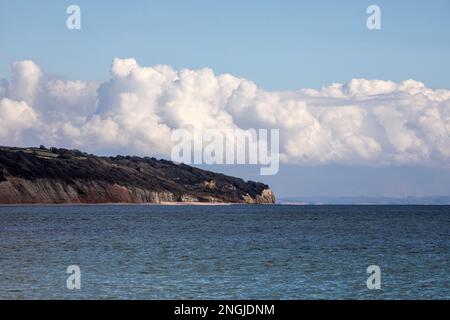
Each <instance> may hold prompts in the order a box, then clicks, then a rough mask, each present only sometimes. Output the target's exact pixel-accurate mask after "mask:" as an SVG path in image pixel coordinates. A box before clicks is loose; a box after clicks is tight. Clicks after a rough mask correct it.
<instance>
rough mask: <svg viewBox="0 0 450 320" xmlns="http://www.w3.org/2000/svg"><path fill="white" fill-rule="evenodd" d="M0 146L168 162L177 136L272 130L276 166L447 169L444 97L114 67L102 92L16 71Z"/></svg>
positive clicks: (411, 90)
mask: <svg viewBox="0 0 450 320" xmlns="http://www.w3.org/2000/svg"><path fill="white" fill-rule="evenodd" d="M0 125H1V127H0V144H3V145H29V144H34V145H36V144H46V145H57V146H63V147H75V148H80V149H86V150H89V151H92V152H104V151H108V152H110V153H114V152H116V153H122V154H123V153H130V154H147V155H157V156H164V157H169V156H170V151H171V147H172V145H173V142H172V141H171V139H170V138H171V134H172V132H173V130H175V129H178V128H187V129H192V128H196V129H201V130H207V129H210V128H214V129H218V130H223V131H225V130H229V129H242V130H245V129H250V128H254V129H260V128H261V129H262V128H267V129H272V128H273V129H279V130H280V152H281V156H282V157H281V158H282V160H283V161H285V162H288V163H298V164H324V163H346V164H367V165H390V164H427V165H445V166H447V165H448V163H449V160H450V90H445V89H440V90H437V89H431V88H427V87H426V86H425V85H424V84H423V83H421V82H418V81H415V80H406V81H403V82H401V83H395V82H392V81H382V80H366V79H353V80H351V81H349V82H348V83H345V84H340V83H335V84H331V85H329V86H326V87H323V88H321V89H320V90H314V89H302V90H298V91H289V92H288V91H284V92H275V91H265V90H262V89H260V88H258V86H257V85H256V84H255V83H253V82H252V81H249V80H247V79H242V78H238V77H234V76H232V75H229V74H223V75H216V74H214V72H213V71H212V70H211V69H208V68H205V69H200V70H188V69H182V70H178V71H177V70H174V69H173V68H172V67H170V66H167V65H157V66H153V67H141V66H139V64H138V63H137V62H136V60H134V59H115V60H114V62H113V64H112V68H111V78H110V80H109V81H107V82H103V83H100V82H88V81H68V80H64V79H56V78H54V77H51V76H49V75H47V74H46V73H45V72H42V71H41V70H40V68H39V67H38V66H37V65H36V64H35V63H34V62H32V61H20V62H16V63H14V64H13V66H12V78H11V80H10V81H6V80H1V81H0Z"/></svg>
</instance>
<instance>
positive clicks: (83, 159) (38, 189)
mask: <svg viewBox="0 0 450 320" xmlns="http://www.w3.org/2000/svg"><path fill="white" fill-rule="evenodd" d="M162 202H210V203H248V204H272V203H275V196H274V194H273V192H272V191H271V190H270V189H269V187H268V186H267V185H265V184H262V183H258V182H253V181H247V182H245V181H244V180H242V179H239V178H235V177H230V176H226V175H223V174H219V173H214V172H210V171H206V170H202V169H198V168H194V167H191V166H188V165H184V164H175V163H173V162H171V161H167V160H157V159H155V158H149V157H144V158H141V157H133V156H116V157H99V156H95V155H91V154H87V153H84V152H81V151H78V150H67V149H57V148H51V149H46V148H44V147H40V148H13V147H0V204H69V203H72V204H78V203H162Z"/></svg>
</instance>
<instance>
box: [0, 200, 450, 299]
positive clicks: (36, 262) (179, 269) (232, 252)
mask: <svg viewBox="0 0 450 320" xmlns="http://www.w3.org/2000/svg"><path fill="white" fill-rule="evenodd" d="M449 241H450V207H449V206H281V205H276V206H240V205H232V206H153V205H148V206H138V205H130V206H125V205H117V206H3V207H0V298H1V299H97V298H99V299H449V298H450V247H449V244H450V243H449ZM69 265H78V266H79V267H80V269H81V289H80V290H69V289H67V287H66V280H67V278H68V276H69V274H67V273H66V269H67V267H68V266H69ZM369 265H378V266H379V267H380V270H381V289H380V290H369V289H368V288H367V286H366V280H367V278H368V277H369V274H367V272H366V269H367V267H368V266H369Z"/></svg>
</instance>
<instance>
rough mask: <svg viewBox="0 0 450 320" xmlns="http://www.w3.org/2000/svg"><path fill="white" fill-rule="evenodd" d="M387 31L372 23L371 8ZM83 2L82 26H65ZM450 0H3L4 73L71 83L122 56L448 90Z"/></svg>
mask: <svg viewBox="0 0 450 320" xmlns="http://www.w3.org/2000/svg"><path fill="white" fill-rule="evenodd" d="M372 3H376V4H377V5H379V6H380V7H381V10H382V30H381V31H369V30H368V29H367V28H366V16H367V15H366V8H367V6H368V5H369V4H372ZM69 4H78V5H79V6H80V7H81V10H82V30H80V31H76V32H71V31H68V30H67V29H66V28H65V20H66V17H67V15H66V13H65V9H66V7H67V6H68V5H69ZM449 13H450V1H448V0H435V1H403V0H401V1H375V2H374V1H364V0H363V1H361V0H358V1H349V0H344V1H329V0H328V1H326V0H319V1H265V0H258V1H254V0H250V1H233V0H231V1H206V0H205V1H82V0H79V1H60V0H53V1H24V0H18V1H2V2H1V3H0V41H1V46H0V61H1V64H0V76H3V77H6V78H8V75H9V73H10V71H9V68H10V66H9V65H10V63H11V62H13V61H16V60H21V59H32V60H33V61H35V62H36V63H37V64H38V65H40V66H41V67H42V68H43V69H44V70H46V71H47V72H52V73H56V74H58V75H61V76H64V77H67V78H69V79H97V80H99V79H106V78H108V76H109V68H110V65H111V62H112V60H113V58H115V57H123V58H124V57H134V58H136V59H137V60H138V62H139V63H140V64H141V65H154V64H159V63H162V64H170V65H172V66H174V67H175V68H177V69H179V68H184V67H187V68H200V67H210V68H212V69H213V70H215V72H216V73H225V72H227V73H231V74H234V75H237V76H242V77H245V78H248V79H251V80H253V81H255V82H256V83H257V84H258V85H259V86H261V87H263V88H265V89H269V90H289V89H298V88H304V87H312V88H317V87H320V86H323V85H327V84H330V83H333V82H346V81H348V80H350V79H352V78H360V77H363V78H367V79H389V80H393V81H401V80H405V79H409V78H413V79H417V80H419V81H422V82H424V83H425V84H426V85H427V86H429V87H432V88H441V87H442V88H449V87H450V59H449V58H448V57H449V53H450V41H448V39H450V19H449V15H450V14H449Z"/></svg>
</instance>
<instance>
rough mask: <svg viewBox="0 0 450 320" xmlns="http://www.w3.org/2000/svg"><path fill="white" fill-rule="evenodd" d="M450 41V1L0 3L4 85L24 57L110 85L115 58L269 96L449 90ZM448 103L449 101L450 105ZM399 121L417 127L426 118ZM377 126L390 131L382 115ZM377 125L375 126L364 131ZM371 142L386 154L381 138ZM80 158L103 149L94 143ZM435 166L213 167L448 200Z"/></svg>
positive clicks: (277, 185)
mask: <svg viewBox="0 0 450 320" xmlns="http://www.w3.org/2000/svg"><path fill="white" fill-rule="evenodd" d="M70 4H76V5H79V6H80V7H81V23H82V29H81V30H79V31H78V30H77V31H69V30H68V29H67V28H66V19H67V16H68V15H67V14H66V8H67V6H68V5H70ZM371 4H376V5H378V6H380V8H381V14H382V29H381V30H379V31H369V30H368V29H367V27H366V19H367V14H366V8H367V7H368V6H369V5H371ZM449 40H450V0H433V1H422V0H420V1H405V0H395V1H392V0H391V1H381V0H375V1H365V0H358V1H357V0H354V1H350V0H343V1H331V0H328V1H326V0H316V1H288V0H285V1H274V0H272V1H267V0H258V1H256V0H247V1H242V0H240V1H235V0H229V1H211V0H209V1H206V0H203V1H200V0H193V1H181V0H180V1H139V0H134V1H133V0H132V1H84V0H73V1H61V0H46V1H25V0H16V1H4V0H3V1H0V79H2V78H4V79H11V76H12V71H11V64H12V63H13V62H14V61H19V60H26V59H29V60H32V61H34V63H36V65H38V66H39V68H41V70H43V71H45V72H46V73H49V74H52V75H55V77H58V78H63V79H72V80H98V81H108V80H109V79H110V78H111V64H112V62H113V60H114V58H117V57H119V58H135V59H136V60H137V62H138V63H139V64H140V65H141V66H153V65H156V64H167V65H171V66H172V67H173V68H174V69H175V70H179V69H182V68H189V69H199V68H203V67H208V68H211V69H212V70H214V72H215V74H222V73H230V74H232V75H235V76H238V77H243V78H246V79H250V80H251V81H253V82H255V83H256V84H257V85H258V87H259V88H262V89H264V90H267V91H275V90H297V89H302V88H316V89H318V88H320V87H322V86H328V85H330V84H332V83H335V82H339V83H347V82H348V81H350V80H352V79H356V78H364V79H369V80H371V79H381V80H391V81H394V82H396V83H400V82H402V81H404V80H407V79H415V80H417V81H420V82H423V83H424V84H425V85H426V87H427V88H432V89H439V88H443V89H450V58H449V57H450V41H449ZM1 85H2V83H1V82H0V101H1V98H2V96H1V94H2V87H1ZM4 91H5V90H4ZM5 92H6V91H5ZM437 94H438V93H436V95H437ZM109 98H110V97H108V99H109ZM83 99H84V98H83ZM83 99H81V101H91V100H89V98H86V99H85V100H83ZM111 99H112V98H111ZM42 101H45V99H41V100H39V101H38V103H42ZM107 101H110V100H107ZM111 101H112V100H111ZM380 101H381V100H380ZM383 101H384V102H385V100H383ZM411 101H415V100H411ZM430 101H431V102H430ZM430 101H428V102H427V103H430V106H429V107H430V108H435V107H436V105H435V102H434V101H435V100H432V99H431V100H430ZM443 101H444V100H443ZM334 102H335V101H334V100H332V101H331V100H330V101H328V100H327V101H324V103H326V104H327V103H331V104H332V103H334ZM388 102H389V101H388ZM52 103H53V102H52ZM418 103H419V104H420V103H422V102H421V100H419V102H418ZM444 103H447V105H450V104H449V103H448V100H446V101H444V102H443V103H442V105H444ZM392 104H393V105H395V102H392ZM51 105H52V106H53V105H54V104H51ZM55 105H56V104H55ZM447 105H444V107H445V106H447ZM68 107H72V105H69V106H68ZM395 107H397V106H395ZM438 107H439V106H438ZM40 108H41V109H42V107H40V106H37V108H36V110H40ZM364 108H366V107H364ZM364 108H363V109H364ZM368 108H371V106H368ZM364 110H369V109H364ZM398 110H403V109H401V108H400V109H398ZM0 111H1V110H0ZM443 114H444V113H443ZM406 116H407V117H409V118H408V121H410V120H411V119H412V120H414V121H415V120H417V121H416V122H417V123H419V124H420V121H418V119H419V117H420V116H421V114H419V115H413V116H411V115H409V114H407V115H406ZM406 116H405V117H406ZM411 117H413V118H411ZM414 117H416V118H414ZM384 119H385V120H386V121H385V122H386V123H385V124H386V126H387V127H389V126H390V125H391V124H390V123H389V122H390V121H389V119H388V118H384ZM445 119H448V118H445V116H442V117H441V120H442V121H444V122H443V124H441V125H440V127H439V126H438V125H436V132H441V133H437V134H436V138H439V139H441V138H442V139H443V140H442V141H444V142H439V143H436V145H435V146H433V148H434V149H433V152H431V156H430V159H431V160H433V159H435V158H438V157H440V155H436V154H439V148H441V149H442V148H450V145H448V144H445V143H446V142H445V141H450V140H448V136H447V137H445V135H446V134H447V135H448V131H445V130H444V129H442V128H443V127H445V125H446V123H445ZM1 120H2V119H1V118H0V122H1ZM238 120H239V119H238ZM344 120H345V119H344ZM369 120H370V119H369ZM414 121H413V122H414ZM238 122H239V121H238ZM244 122H245V121H244ZM369 122H370V121H369ZM447 124H448V120H447ZM346 125H347V124H346V123H343V128H344V127H345V126H346ZM375 125H378V124H377V123H375V122H374V123H370V125H369V126H368V127H367V130H368V132H369V131H370V130H372V129H373V128H375ZM407 125H411V123H410V122H408V123H407ZM411 126H413V125H411ZM299 127H301V126H299ZM344 129H345V128H344ZM395 129H396V128H395V125H394V126H393V127H392V128H388V129H387V131H388V134H391V135H393V136H395V137H393V141H394V142H393V143H392V144H393V145H395V144H396V143H398V144H399V145H401V144H402V143H405V140H402V139H404V137H405V134H407V133H408V132H407V131H405V132H406V133H405V132H401V133H400V134H398V135H397V132H396V131H395ZM422 129H423V130H422V131H420V130H419V131H417V132H419V133H420V134H422V133H424V132H425V131H426V132H425V133H424V134H429V135H431V137H432V138H433V136H432V134H434V133H430V132H432V131H433V130H429V127H424V128H422ZM11 130H13V129H11ZM27 130H28V129H27ZM55 130H57V129H55ZM58 130H59V129H58ZM439 130H441V131H439ZM442 130H444V131H442ZM447 130H448V129H447ZM344 131H345V130H344ZM55 132H56V131H55ZM442 132H444V134H442ZM0 133H1V132H0ZM35 133H36V132H35ZM442 135H444V137H442ZM11 136H15V137H16V136H17V134H15V135H11ZM34 136H35V135H30V134H28V138H27V139H24V140H23V141H22V142H23V143H24V144H33V143H34V144H36V143H38V142H39V141H37V140H36V139H34ZM374 136H375V137H376V136H377V133H376V134H375V135H374ZM0 139H1V135H0ZM396 139H397V140H396ZM405 139H406V143H407V142H408V140H407V138H405ZM445 139H447V140H445ZM423 141H425V142H423V144H424V145H426V139H425V140H423ZM378 142H380V144H381V145H382V147H383V148H384V149H383V150H388V151H389V152H391V151H392V150H391V149H392V148H393V147H392V146H391V145H390V144H388V143H386V141H384V140H383V139H382V138H380V141H378ZM391 142H392V141H391ZM2 143H3V144H8V141H6V142H5V141H3V140H2V141H0V144H2ZM421 143H422V142H421ZM386 145H387V147H386V148H385V146H386ZM58 146H60V147H71V146H72V145H70V144H67V145H64V144H61V145H58ZM422 146H423V145H422ZM394 147H395V146H394ZM390 148H391V149H390ZM86 150H87V151H90V152H96V151H98V150H97V149H95V148H92V149H90V147H89V146H87V147H86ZM130 152H132V151H129V150H128V149H123V153H130ZM444 153H445V152H443V153H442V154H444ZM443 159H448V158H445V157H444V158H443ZM439 161H441V163H440V165H438V166H433V165H429V164H426V165H420V164H417V163H415V164H406V165H401V164H398V163H396V164H394V165H392V164H382V165H374V164H373V163H370V164H368V165H367V166H364V165H363V164H361V163H360V164H358V165H353V164H351V163H350V164H348V165H346V164H342V163H338V164H336V163H333V162H331V163H326V164H325V165H317V166H302V165H295V164H291V163H289V164H288V165H286V164H282V166H281V169H280V173H279V174H278V175H276V176H273V177H261V176H259V175H258V174H257V172H258V169H257V168H250V169H249V168H234V167H231V168H230V167H226V168H224V167H223V168H215V169H217V170H218V171H224V172H226V173H228V174H235V175H240V176H242V177H243V178H247V179H253V180H262V181H263V182H267V183H270V185H271V186H273V188H274V190H275V192H276V193H277V195H279V196H281V197H283V196H284V197H293V196H301V195H305V196H351V195H357V196H371V195H373V196H430V195H449V191H448V190H449V188H448V186H449V185H450V169H449V167H448V164H447V165H446V164H445V163H442V159H441V160H439ZM444 162H445V161H444ZM206 169H207V168H206Z"/></svg>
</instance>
